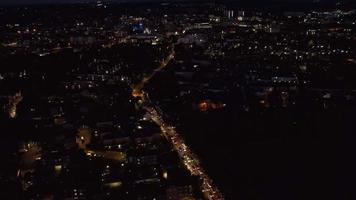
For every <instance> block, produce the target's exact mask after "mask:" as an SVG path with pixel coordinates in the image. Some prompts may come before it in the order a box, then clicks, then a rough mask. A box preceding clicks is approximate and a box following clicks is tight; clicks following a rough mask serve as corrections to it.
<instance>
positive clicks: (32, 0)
mask: <svg viewBox="0 0 356 200" xmlns="http://www.w3.org/2000/svg"><path fill="white" fill-rule="evenodd" d="M89 1H95V0H0V4H41V3H46V4H47V3H78V2H89ZM104 1H105V0H104ZM112 1H117V2H141V1H142V2H145V1H166V2H169V1H180V0H112ZM191 1H195V0H191ZM206 1H209V0H206ZM229 1H235V0H229ZM236 1H247V0H236ZM254 1H255V2H259V1H260V2H269V1H275V0H254ZM279 1H280V2H300V1H303V2H312V1H313V0H279ZM319 1H320V2H323V1H336V0H319Z"/></svg>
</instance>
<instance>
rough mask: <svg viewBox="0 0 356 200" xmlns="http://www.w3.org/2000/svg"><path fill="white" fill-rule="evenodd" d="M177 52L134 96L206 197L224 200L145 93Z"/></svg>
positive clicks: (142, 82) (141, 83)
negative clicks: (148, 83)
mask: <svg viewBox="0 0 356 200" xmlns="http://www.w3.org/2000/svg"><path fill="white" fill-rule="evenodd" d="M174 56H175V51H174V46H172V50H171V53H170V54H169V55H168V56H167V58H166V59H165V60H164V61H163V62H162V63H161V65H160V66H159V67H158V68H157V69H156V70H154V71H153V73H152V74H151V75H149V76H147V77H145V78H143V80H142V81H141V82H140V83H138V84H137V85H135V86H133V87H132V90H133V92H132V95H133V96H135V97H141V99H142V102H143V103H142V104H141V105H145V106H143V109H145V110H146V111H147V114H148V115H149V117H150V118H151V119H152V120H153V121H154V122H155V123H156V124H157V125H158V126H159V127H160V128H161V132H162V134H163V136H164V137H165V138H166V139H167V140H168V141H169V142H170V143H171V144H172V146H173V148H174V150H175V151H177V153H178V155H179V157H180V159H181V160H182V162H183V164H184V166H185V167H186V169H187V170H188V171H189V172H190V173H191V174H192V175H194V176H197V177H199V179H200V180H201V185H200V189H201V192H202V193H203V195H204V197H205V198H206V199H208V200H223V199H224V197H223V195H222V194H221V193H220V191H219V190H218V188H217V187H215V186H214V185H213V181H212V180H211V178H210V177H209V176H208V174H207V173H206V172H205V170H204V169H203V167H202V166H201V162H200V160H199V158H198V156H197V155H196V154H195V153H194V152H193V151H192V150H191V149H190V148H189V147H188V146H187V145H186V143H185V141H184V139H183V137H182V136H181V135H180V134H178V133H177V132H176V130H175V127H173V126H170V125H168V124H167V123H165V122H164V120H163V118H162V114H161V113H159V112H158V111H157V110H159V109H157V108H156V107H155V106H153V105H154V104H153V103H152V102H151V100H150V98H149V94H148V93H146V92H144V91H143V87H144V85H145V84H146V83H147V82H148V81H149V80H150V79H151V78H152V77H154V76H155V75H156V74H157V72H160V71H162V70H163V69H164V68H165V67H167V66H168V64H169V63H170V62H171V61H172V60H173V59H174Z"/></svg>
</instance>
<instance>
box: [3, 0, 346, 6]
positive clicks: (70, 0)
mask: <svg viewBox="0 0 356 200" xmlns="http://www.w3.org/2000/svg"><path fill="white" fill-rule="evenodd" d="M92 2H96V0H17V1H12V0H0V5H40V4H78V3H79V4H81V3H92ZM102 2H107V3H164V2H167V3H176V2H182V3H186V2H188V3H193V2H215V3H242V4H246V3H247V4H258V3H261V4H266V3H273V4H284V3H295V4H305V3H338V2H341V3H351V2H352V0H341V1H337V0H252V1H247V0H193V1H190V0H103V1H102Z"/></svg>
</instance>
